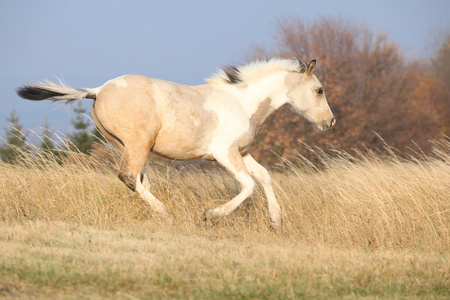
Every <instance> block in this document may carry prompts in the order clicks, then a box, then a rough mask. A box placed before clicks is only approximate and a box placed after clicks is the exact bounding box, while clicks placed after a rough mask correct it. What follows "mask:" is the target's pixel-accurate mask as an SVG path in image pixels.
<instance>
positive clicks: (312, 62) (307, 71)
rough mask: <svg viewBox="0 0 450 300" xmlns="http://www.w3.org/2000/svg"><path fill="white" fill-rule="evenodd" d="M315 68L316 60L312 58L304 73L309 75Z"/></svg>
mask: <svg viewBox="0 0 450 300" xmlns="http://www.w3.org/2000/svg"><path fill="white" fill-rule="evenodd" d="M315 68H316V60H315V59H313V60H312V61H311V62H310V63H309V64H308V68H306V74H307V75H308V76H311V75H312V74H313V73H314V69H315Z"/></svg>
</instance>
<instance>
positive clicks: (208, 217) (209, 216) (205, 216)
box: [203, 209, 213, 222]
mask: <svg viewBox="0 0 450 300" xmlns="http://www.w3.org/2000/svg"><path fill="white" fill-rule="evenodd" d="M212 218H213V216H212V213H211V209H206V210H205V212H204V213H203V221H205V222H206V221H208V220H211V219H212Z"/></svg>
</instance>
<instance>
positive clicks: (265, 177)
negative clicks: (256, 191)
mask: <svg viewBox="0 0 450 300" xmlns="http://www.w3.org/2000/svg"><path fill="white" fill-rule="evenodd" d="M244 163H245V166H246V167H247V170H248V171H249V172H250V174H251V175H253V176H254V177H255V178H256V180H257V181H258V182H259V183H260V184H261V185H262V187H263V188H264V192H265V194H266V198H267V204H268V207H269V215H270V220H271V221H272V226H273V227H274V228H279V227H280V225H281V210H280V205H279V204H278V202H277V199H276V198H275V193H274V192H273V188H272V178H270V175H269V172H268V171H267V170H266V169H265V168H264V167H263V166H261V165H260V164H259V163H258V162H257V161H256V160H255V159H254V158H253V157H252V156H251V155H250V154H247V155H245V156H244Z"/></svg>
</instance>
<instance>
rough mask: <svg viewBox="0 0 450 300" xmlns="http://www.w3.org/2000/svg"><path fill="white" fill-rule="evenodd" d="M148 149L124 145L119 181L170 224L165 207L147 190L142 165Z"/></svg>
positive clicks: (146, 181) (148, 183)
mask: <svg viewBox="0 0 450 300" xmlns="http://www.w3.org/2000/svg"><path fill="white" fill-rule="evenodd" d="M150 147H151V146H150ZM150 147H142V145H139V146H137V145H125V150H124V154H123V162H122V165H121V167H120V170H119V179H120V180H121V181H122V182H123V183H125V185H126V186H127V187H128V188H130V189H131V190H132V191H134V192H137V193H138V194H139V196H141V198H142V199H143V200H145V202H147V203H148V205H149V206H150V207H151V208H152V209H153V210H154V211H156V212H157V213H159V214H160V215H161V216H162V217H163V218H165V220H166V221H167V222H169V223H170V222H172V221H171V218H170V216H169V214H168V213H167V209H166V206H165V205H164V204H163V203H161V201H159V200H158V199H157V198H156V197H155V196H154V195H153V194H152V193H151V192H150V190H149V189H148V188H149V187H150V182H149V180H148V178H147V176H146V174H145V167H144V164H145V161H146V160H147V156H148V151H149V150H150ZM141 171H142V172H141Z"/></svg>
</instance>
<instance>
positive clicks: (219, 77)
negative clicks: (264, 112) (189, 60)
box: [206, 58, 306, 84]
mask: <svg viewBox="0 0 450 300" xmlns="http://www.w3.org/2000/svg"><path fill="white" fill-rule="evenodd" d="M305 70H306V64H304V63H303V62H302V63H300V62H299V61H298V60H296V59H283V58H272V59H271V60H269V61H255V62H251V63H249V64H247V65H244V66H226V67H223V68H222V69H220V70H219V71H218V72H217V73H216V74H214V75H213V76H211V77H210V78H207V79H206V82H208V83H210V84H220V83H221V84H224V83H226V84H236V83H249V82H252V81H256V80H259V79H262V78H264V77H267V76H269V75H272V74H275V73H278V72H304V71H305Z"/></svg>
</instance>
